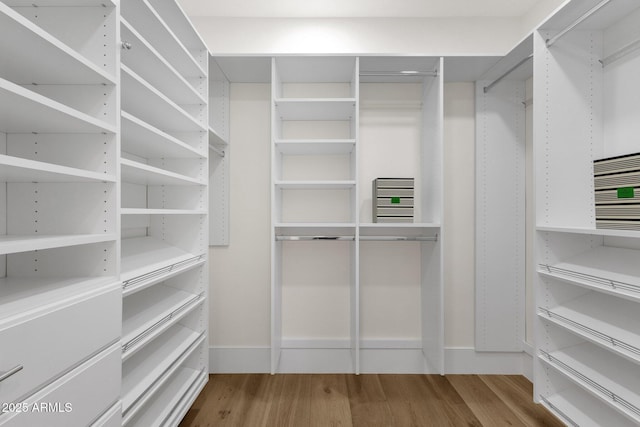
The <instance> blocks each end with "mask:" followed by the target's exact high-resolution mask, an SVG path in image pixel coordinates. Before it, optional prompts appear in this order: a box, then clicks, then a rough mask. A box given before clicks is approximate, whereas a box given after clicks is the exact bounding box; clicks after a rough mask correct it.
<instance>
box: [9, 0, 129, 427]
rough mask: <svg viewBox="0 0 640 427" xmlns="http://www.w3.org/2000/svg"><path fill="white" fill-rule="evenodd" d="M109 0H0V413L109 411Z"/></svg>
mask: <svg viewBox="0 0 640 427" xmlns="http://www.w3.org/2000/svg"><path fill="white" fill-rule="evenodd" d="M118 13H119V9H118V4H117V2H111V1H107V2H96V1H80V2H75V3H74V5H73V6H69V5H68V4H67V3H66V2H55V1H54V2H48V3H47V5H46V6H43V7H37V6H36V5H33V4H32V3H30V2H23V1H18V0H16V1H5V2H3V3H0V36H1V37H2V39H3V40H4V41H5V42H3V43H2V46H1V47H0V56H1V57H2V58H3V60H2V64H1V65H0V153H1V154H0V177H1V178H2V179H1V181H2V184H1V185H0V194H1V197H0V200H1V202H0V212H1V213H0V218H1V220H0V230H1V234H2V236H1V237H0V254H1V255H0V269H1V272H2V278H1V279H0V313H2V314H0V340H1V341H2V354H1V355H0V401H2V402H4V403H10V406H9V407H7V408H6V409H8V411H5V410H3V413H2V414H0V425H6V426H29V425H50V426H66V425H92V424H94V423H95V424H94V425H114V423H117V422H118V421H119V418H120V405H119V403H118V399H119V389H120V363H119V358H120V350H119V345H118V341H119V335H120V326H121V320H120V316H119V315H118V313H120V309H121V300H120V298H119V296H118V294H119V293H120V291H119V284H118V282H117V275H118V263H119V259H118V258H119V256H118V253H119V252H118V248H119V231H118V224H119V218H118V199H119V186H118V184H117V181H118V175H117V174H118V166H117V165H118V157H117V156H118V152H119V135H118V120H117V115H118V109H119V91H118V87H117V85H118V77H117V71H118V62H117V56H116V55H115V49H114V48H113V46H114V45H115V43H116V40H117V20H118ZM80 24H82V25H80ZM79 319H81V322H79V321H78V320H79ZM43 355H46V359H47V363H43V359H42V358H43ZM96 383H100V384H102V385H103V387H100V388H99V389H94V391H93V392H92V393H86V392H85V390H86V389H87V388H90V387H93V385H94V384H96ZM48 402H62V403H61V407H60V408H59V411H56V412H50V411H49V412H44V413H43V412H41V411H34V410H33V408H34V406H36V405H40V404H41V403H44V404H48ZM11 405H13V408H12V407H11ZM12 409H13V410H12Z"/></svg>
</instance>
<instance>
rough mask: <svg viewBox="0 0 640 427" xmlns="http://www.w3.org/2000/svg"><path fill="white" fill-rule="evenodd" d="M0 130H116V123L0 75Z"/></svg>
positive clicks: (9, 131)
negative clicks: (97, 117)
mask: <svg viewBox="0 0 640 427" xmlns="http://www.w3.org/2000/svg"><path fill="white" fill-rule="evenodd" d="M0 106H2V108H0V132H4V133H31V132H41V133H104V132H106V133H116V128H115V126H112V125H110V124H108V123H106V122H103V121H101V120H98V119H96V118H94V117H91V116H89V115H87V114H85V113H82V112H80V111H77V110H75V109H73V108H70V107H67V106H66V105H63V104H61V103H59V102H57V101H53V100H52V99H49V98H47V97H44V96H42V95H39V94H37V93H35V92H32V91H30V90H28V89H25V88H23V87H21V86H18V85H16V84H14V83H11V82H9V81H7V80H4V79H1V78H0Z"/></svg>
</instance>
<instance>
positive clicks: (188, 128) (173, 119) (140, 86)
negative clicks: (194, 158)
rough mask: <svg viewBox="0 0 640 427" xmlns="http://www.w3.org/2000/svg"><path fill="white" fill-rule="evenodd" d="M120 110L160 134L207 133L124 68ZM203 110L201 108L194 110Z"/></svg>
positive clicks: (187, 114) (156, 90) (195, 121)
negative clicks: (176, 132)
mask: <svg viewBox="0 0 640 427" xmlns="http://www.w3.org/2000/svg"><path fill="white" fill-rule="evenodd" d="M121 69H122V93H123V94H124V96H123V97H122V109H123V110H125V111H128V112H129V113H131V114H135V115H136V116H137V117H139V118H141V119H142V120H144V121H146V122H147V123H149V124H151V125H153V126H155V127H157V128H159V129H162V130H163V131H180V132H204V131H206V130H207V129H206V128H205V127H204V126H203V125H202V123H200V122H199V121H198V120H197V119H196V118H195V117H193V116H192V115H191V114H189V113H188V112H186V111H185V110H184V108H183V107H182V106H180V105H178V104H176V103H175V102H173V101H172V100H171V99H169V98H168V97H167V96H166V95H164V94H163V93H162V92H160V91H159V90H158V89H156V88H155V87H153V85H151V84H150V83H148V82H147V81H146V80H144V78H142V77H141V76H139V75H138V74H136V73H135V72H133V71H132V70H131V69H130V68H129V67H127V66H125V65H124V64H122V65H121ZM197 107H198V108H202V106H197Z"/></svg>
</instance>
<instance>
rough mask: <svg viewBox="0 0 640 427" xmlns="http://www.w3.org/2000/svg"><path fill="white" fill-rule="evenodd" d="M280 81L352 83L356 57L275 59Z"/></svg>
mask: <svg viewBox="0 0 640 427" xmlns="http://www.w3.org/2000/svg"><path fill="white" fill-rule="evenodd" d="M275 66H276V67H277V69H278V80H279V83H352V82H354V81H355V80H356V79H355V76H356V60H355V58H354V57H325V56H317V57H313V56H306V57H304V58H302V57H295V56H289V57H282V58H276V59H275Z"/></svg>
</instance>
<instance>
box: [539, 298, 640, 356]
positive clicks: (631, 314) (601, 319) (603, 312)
mask: <svg viewBox="0 0 640 427" xmlns="http://www.w3.org/2000/svg"><path fill="white" fill-rule="evenodd" d="M538 315H539V316H540V317H542V318H543V319H545V320H547V321H549V322H552V323H554V324H556V325H558V326H561V327H563V328H564V329H567V330H569V331H571V332H573V333H575V334H577V335H579V336H581V337H583V338H585V339H587V340H589V341H592V342H594V343H596V344H598V345H601V346H604V347H606V348H608V349H610V350H611V351H614V352H616V353H618V354H620V355H622V356H625V357H628V358H630V359H632V360H635V361H638V362H640V312H639V311H638V306H637V304H636V303H633V302H630V301H627V300H624V299H620V298H616V297H612V296H607V295H604V294H599V293H597V292H590V293H589V294H587V295H584V296H582V297H580V298H577V299H574V300H571V301H568V302H566V303H564V304H562V305H559V306H556V307H552V308H543V307H540V308H539V309H538Z"/></svg>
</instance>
